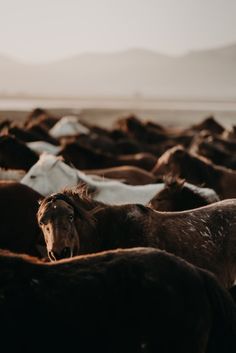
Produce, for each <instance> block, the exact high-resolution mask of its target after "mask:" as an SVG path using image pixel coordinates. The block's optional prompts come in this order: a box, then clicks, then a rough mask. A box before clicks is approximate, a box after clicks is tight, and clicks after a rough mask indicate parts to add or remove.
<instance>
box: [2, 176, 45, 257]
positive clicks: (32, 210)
mask: <svg viewBox="0 0 236 353" xmlns="http://www.w3.org/2000/svg"><path fill="white" fill-rule="evenodd" d="M40 199H42V196H41V195H40V194H39V193H37V192H36V191H34V190H32V189H31V188H30V187H28V186H26V185H23V184H20V183H15V182H3V181H1V182H0V214H1V222H0V248H2V249H9V250H11V251H14V252H18V253H25V254H29V255H34V256H40V257H41V256H43V253H45V255H46V251H45V250H46V249H45V244H44V242H43V241H42V235H41V234H40V233H41V231H40V228H39V226H38V223H37V217H36V214H37V210H38V201H39V200H40Z"/></svg>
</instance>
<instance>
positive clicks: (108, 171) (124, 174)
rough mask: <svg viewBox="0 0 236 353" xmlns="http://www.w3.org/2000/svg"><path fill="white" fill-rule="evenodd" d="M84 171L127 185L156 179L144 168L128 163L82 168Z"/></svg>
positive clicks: (145, 182)
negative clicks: (110, 166) (116, 165)
mask: <svg viewBox="0 0 236 353" xmlns="http://www.w3.org/2000/svg"><path fill="white" fill-rule="evenodd" d="M84 172H85V173H86V174H93V175H98V176H100V177H104V178H110V179H118V180H120V181H122V182H123V183H126V184H129V185H146V184H154V183H155V182H156V179H157V178H156V177H155V176H154V175H153V174H152V173H150V172H148V171H146V170H144V169H141V168H138V167H133V166H128V165H126V166H121V167H113V168H105V169H91V170H84Z"/></svg>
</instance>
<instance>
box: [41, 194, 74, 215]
mask: <svg viewBox="0 0 236 353" xmlns="http://www.w3.org/2000/svg"><path fill="white" fill-rule="evenodd" d="M59 200H61V201H64V202H66V203H67V204H68V205H70V206H71V207H72V208H73V210H74V213H75V215H76V216H77V215H78V208H77V206H76V204H75V203H74V202H73V201H72V200H71V198H70V197H69V196H68V195H66V194H63V193H55V194H52V195H50V196H48V197H46V198H45V199H44V200H43V201H42V202H41V204H40V207H39V210H38V214H39V213H40V211H41V210H42V209H44V208H45V207H47V206H48V205H51V204H53V203H54V202H55V201H59Z"/></svg>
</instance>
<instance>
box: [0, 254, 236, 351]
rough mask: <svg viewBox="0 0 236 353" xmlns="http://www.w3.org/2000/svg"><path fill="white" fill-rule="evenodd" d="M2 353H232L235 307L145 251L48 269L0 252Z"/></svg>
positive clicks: (208, 281)
mask: <svg viewBox="0 0 236 353" xmlns="http://www.w3.org/2000/svg"><path fill="white" fill-rule="evenodd" d="M0 317H1V320H0V332H1V350H2V352H4V353H13V352H14V353H22V352H24V353H32V352H34V353H42V352H57V353H65V352H67V353H74V352H82V353H94V352H103V353H157V352H158V353H169V352H175V353H223V352H224V353H234V352H235V351H236V307H235V304H234V303H233V301H232V299H231V297H230V295H229V294H228V293H227V292H226V291H225V290H224V289H223V288H222V287H221V286H220V285H219V283H218V282H217V280H216V279H215V278H214V276H212V275H211V274H210V273H208V272H207V271H204V270H202V269H200V268H197V267H194V266H191V265H190V264H188V263H187V262H185V261H183V260H181V259H179V258H177V257H175V256H173V255H170V254H168V253H166V252H162V251H159V250H156V249H150V248H136V249H130V250H119V251H108V252H104V253H100V254H96V255H90V256H82V257H77V258H74V259H72V260H69V261H68V260H67V261H60V262H58V263H56V264H47V263H42V262H40V261H38V260H36V259H34V258H30V257H26V256H19V255H18V256H16V255H13V254H9V253H4V252H0Z"/></svg>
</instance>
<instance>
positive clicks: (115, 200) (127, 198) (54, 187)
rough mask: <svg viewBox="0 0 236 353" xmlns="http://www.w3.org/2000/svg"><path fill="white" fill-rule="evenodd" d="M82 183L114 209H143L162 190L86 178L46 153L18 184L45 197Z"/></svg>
mask: <svg viewBox="0 0 236 353" xmlns="http://www.w3.org/2000/svg"><path fill="white" fill-rule="evenodd" d="M81 182H84V183H85V184H87V185H88V187H89V188H91V189H93V190H95V193H94V196H93V198H94V199H95V200H97V201H101V202H104V203H106V204H113V205H121V204H127V203H140V204H143V205H146V204H148V202H149V201H150V200H151V199H152V198H153V197H154V196H155V195H156V193H157V192H159V191H160V190H162V189H163V188H164V184H163V183H160V184H149V185H138V186H131V185H126V184H123V183H121V182H119V181H117V180H109V179H102V178H100V179H99V178H98V177H97V176H94V177H93V176H91V175H86V174H84V173H83V172H81V171H79V170H78V169H74V168H72V167H70V166H68V165H67V164H65V163H64V162H63V160H62V158H61V157H56V156H53V155H49V154H45V153H44V154H42V155H41V156H40V158H39V160H38V162H37V163H36V164H35V165H33V167H32V168H31V169H30V170H29V171H28V173H27V174H26V175H25V177H24V178H23V179H22V180H21V183H23V184H25V185H28V186H30V187H31V188H32V189H35V190H36V191H38V192H39V193H40V194H42V195H44V196H47V195H50V194H51V193H54V192H58V191H60V190H61V189H63V188H65V187H70V186H74V185H77V184H79V183H81Z"/></svg>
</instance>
